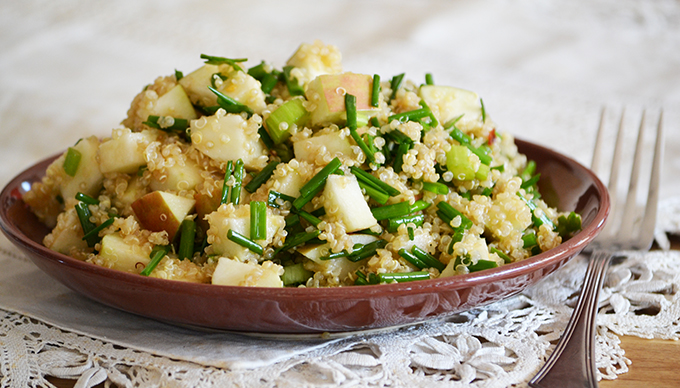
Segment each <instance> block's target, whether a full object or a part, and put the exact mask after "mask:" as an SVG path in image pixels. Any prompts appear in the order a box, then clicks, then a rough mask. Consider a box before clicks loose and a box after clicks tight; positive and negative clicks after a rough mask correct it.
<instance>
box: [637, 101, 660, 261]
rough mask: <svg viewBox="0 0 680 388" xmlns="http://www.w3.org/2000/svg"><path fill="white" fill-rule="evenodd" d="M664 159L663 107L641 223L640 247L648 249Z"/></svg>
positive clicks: (652, 237)
mask: <svg viewBox="0 0 680 388" xmlns="http://www.w3.org/2000/svg"><path fill="white" fill-rule="evenodd" d="M662 160H663V109H661V111H660V112H659V121H658V123H657V124H656V142H655V143H654V161H653V162H652V176H651V178H650V181H649V192H648V194H647V206H646V207H645V216H644V218H643V220H642V224H641V225H640V245H641V246H639V247H637V248H638V249H648V248H649V247H650V246H651V245H652V241H653V239H654V227H655V225H656V213H657V206H658V203H659V184H660V181H661V162H662Z"/></svg>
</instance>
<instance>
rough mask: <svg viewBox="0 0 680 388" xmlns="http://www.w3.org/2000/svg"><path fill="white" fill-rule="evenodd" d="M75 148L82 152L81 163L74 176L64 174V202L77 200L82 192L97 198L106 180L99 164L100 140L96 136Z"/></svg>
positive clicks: (79, 143) (84, 140) (62, 190)
mask: <svg viewBox="0 0 680 388" xmlns="http://www.w3.org/2000/svg"><path fill="white" fill-rule="evenodd" d="M73 148H74V149H75V150H76V151H78V152H80V155H81V158H80V163H78V169H77V170H76V173H75V175H74V176H72V177H71V176H68V175H66V174H64V179H63V180H62V182H61V184H60V190H61V196H62V198H64V200H68V199H71V198H75V196H76V194H78V192H79V191H80V192H82V193H84V194H87V195H90V196H94V197H96V196H97V193H98V192H99V188H100V187H101V185H102V181H103V180H104V175H103V174H102V173H101V171H99V163H98V162H97V149H98V148H99V139H98V138H97V137H96V136H90V137H88V138H85V139H81V140H80V141H79V142H78V143H77V144H76V145H74V146H73Z"/></svg>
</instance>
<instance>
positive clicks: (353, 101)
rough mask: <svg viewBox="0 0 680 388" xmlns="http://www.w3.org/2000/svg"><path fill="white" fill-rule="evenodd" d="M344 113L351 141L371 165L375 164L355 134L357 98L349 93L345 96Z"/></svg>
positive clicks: (367, 149)
mask: <svg viewBox="0 0 680 388" xmlns="http://www.w3.org/2000/svg"><path fill="white" fill-rule="evenodd" d="M345 111H346V113H347V128H349V133H350V135H351V136H352V139H354V141H355V142H356V143H357V145H358V146H359V148H361V150H362V151H363V152H364V155H366V159H368V161H369V162H371V163H373V162H375V155H374V154H373V152H372V151H371V149H370V148H369V147H368V146H367V145H366V143H365V142H364V140H363V139H362V138H361V136H359V134H358V133H357V98H356V97H355V96H353V95H351V94H349V93H347V94H345Z"/></svg>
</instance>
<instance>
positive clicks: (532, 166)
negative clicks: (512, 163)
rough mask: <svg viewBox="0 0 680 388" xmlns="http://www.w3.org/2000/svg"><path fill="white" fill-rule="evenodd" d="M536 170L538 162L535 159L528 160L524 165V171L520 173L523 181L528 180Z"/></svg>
mask: <svg viewBox="0 0 680 388" xmlns="http://www.w3.org/2000/svg"><path fill="white" fill-rule="evenodd" d="M535 172H536V162H535V161H534V160H529V161H528V162H527V165H526V166H525V167H524V169H523V170H522V172H521V173H520V174H519V177H520V179H522V182H526V181H528V180H529V179H531V177H532V176H533V175H534V173H535Z"/></svg>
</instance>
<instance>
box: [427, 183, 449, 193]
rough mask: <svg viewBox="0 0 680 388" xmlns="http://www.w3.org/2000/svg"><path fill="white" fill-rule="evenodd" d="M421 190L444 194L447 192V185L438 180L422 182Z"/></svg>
mask: <svg viewBox="0 0 680 388" xmlns="http://www.w3.org/2000/svg"><path fill="white" fill-rule="evenodd" d="M423 190H425V191H429V192H431V193H435V194H440V195H442V194H443V195H446V194H448V193H449V186H447V185H445V184H443V183H440V182H423Z"/></svg>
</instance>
